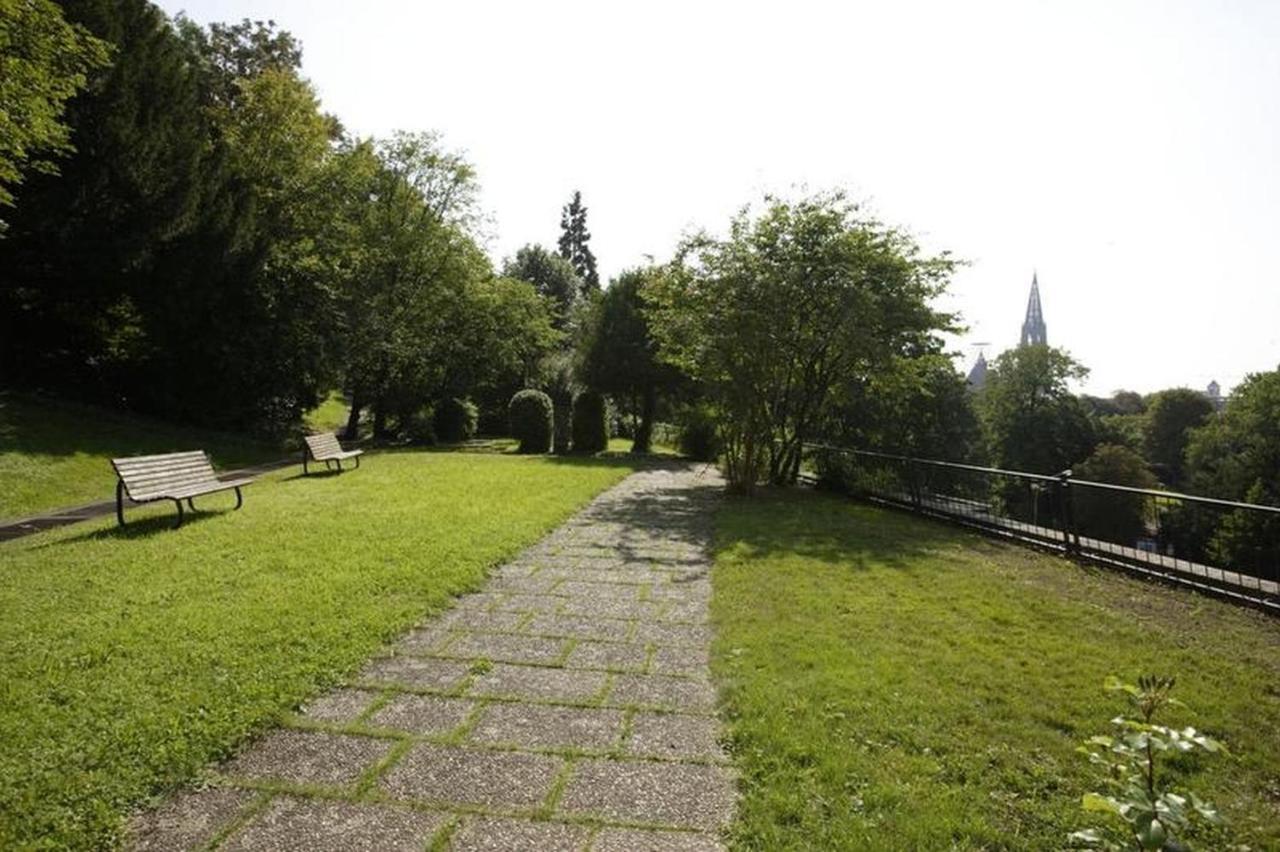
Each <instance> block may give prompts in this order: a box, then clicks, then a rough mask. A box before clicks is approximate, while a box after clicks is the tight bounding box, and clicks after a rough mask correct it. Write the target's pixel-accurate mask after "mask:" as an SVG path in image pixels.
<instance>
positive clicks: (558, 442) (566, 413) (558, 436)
mask: <svg viewBox="0 0 1280 852" xmlns="http://www.w3.org/2000/svg"><path fill="white" fill-rule="evenodd" d="M553 410H554V423H555V434H554V436H553V437H552V439H551V444H552V446H553V448H554V449H555V454H556V455H558V456H563V455H566V454H568V452H569V433H570V428H571V425H572V423H573V407H572V406H571V405H562V404H560V403H555V404H554V409H553Z"/></svg>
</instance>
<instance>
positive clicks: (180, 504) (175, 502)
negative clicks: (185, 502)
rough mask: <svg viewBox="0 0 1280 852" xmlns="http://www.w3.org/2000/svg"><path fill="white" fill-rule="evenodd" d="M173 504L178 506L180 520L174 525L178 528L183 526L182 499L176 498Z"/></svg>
mask: <svg viewBox="0 0 1280 852" xmlns="http://www.w3.org/2000/svg"><path fill="white" fill-rule="evenodd" d="M173 505H175V506H177V507H178V522H177V523H175V524H174V525H173V528H174V529H175V530H176V529H177V528H178V527H180V526H182V501H181V500H174V501H173Z"/></svg>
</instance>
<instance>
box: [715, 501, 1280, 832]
mask: <svg viewBox="0 0 1280 852" xmlns="http://www.w3.org/2000/svg"><path fill="white" fill-rule="evenodd" d="M715 526H716V530H715V539H716V560H715V567H714V573H713V575H712V584H713V587H714V592H715V593H714V595H713V596H712V598H711V618H712V621H713V623H714V624H715V626H716V635H715V638H714V641H713V644H712V673H713V675H714V676H715V680H716V683H717V686H718V687H719V695H720V699H721V702H722V704H721V718H722V719H723V720H724V724H725V726H726V735H727V736H726V746H727V750H728V751H729V753H730V754H731V755H732V756H733V759H734V765H735V768H736V771H737V774H738V787H739V790H740V798H739V801H738V806H737V815H736V820H735V823H734V824H733V826H732V827H731V828H730V830H729V832H728V836H727V837H726V840H727V842H728V844H729V845H730V847H731V848H734V849H760V850H764V849H767V850H791V849H794V850H814V849H824V850H825V849H832V850H835V849H840V850H868V852H871V850H874V852H916V850H944V849H945V850H965V852H977V850H1059V849H1063V848H1064V847H1066V846H1067V845H1068V844H1067V841H1066V835H1067V834H1068V833H1069V832H1071V831H1073V830H1075V829H1078V828H1084V827H1089V825H1090V824H1082V817H1081V813H1080V800H1081V797H1082V796H1083V795H1084V794H1085V793H1086V792H1089V791H1091V790H1095V789H1098V787H1097V784H1098V781H1097V776H1096V775H1095V774H1094V772H1093V768H1092V767H1091V766H1090V764H1089V763H1088V762H1087V761H1085V760H1084V759H1082V758H1081V757H1080V755H1079V754H1077V753H1076V751H1075V747H1076V746H1077V745H1078V744H1079V743H1080V741H1081V740H1083V739H1084V738H1086V737H1087V736H1089V735H1090V734H1092V733H1095V732H1098V728H1097V725H1098V724H1099V722H1100V721H1101V720H1106V719H1109V718H1111V717H1112V716H1115V715H1116V712H1117V711H1116V706H1115V702H1114V699H1113V698H1112V697H1110V696H1108V695H1106V694H1105V693H1103V692H1102V691H1101V690H1098V689H1097V688H1096V687H1097V684H1099V683H1101V682H1102V681H1103V679H1104V678H1105V677H1106V676H1107V674H1108V673H1111V672H1115V671H1133V670H1141V669H1144V668H1148V667H1150V666H1152V665H1153V664H1155V663H1156V662H1158V663H1159V664H1161V665H1165V666H1169V667H1170V668H1177V669H1179V670H1182V671H1188V672H1196V673H1197V677H1195V678H1194V679H1190V678H1188V679H1187V681H1186V682H1185V683H1184V682H1181V681H1180V682H1179V684H1178V692H1179V697H1180V698H1182V699H1183V700H1184V701H1187V702H1189V703H1192V704H1193V705H1194V706H1195V707H1196V709H1197V718H1196V719H1195V720H1194V721H1195V724H1196V727H1197V728H1200V729H1203V730H1205V731H1210V732H1212V734H1213V735H1214V736H1215V737H1216V738H1220V739H1223V740H1225V741H1227V742H1229V743H1230V744H1231V747H1232V751H1233V752H1234V754H1235V757H1233V758H1232V759H1231V760H1215V759H1204V758H1206V757H1210V758H1211V756H1208V755H1204V754H1199V753H1197V754H1189V755H1184V756H1180V757H1176V758H1174V759H1173V760H1171V761H1169V762H1168V763H1167V764H1165V767H1166V768H1165V769H1164V770H1162V772H1163V773H1164V774H1165V776H1166V778H1167V779H1168V782H1169V783H1170V784H1171V785H1174V786H1176V787H1177V788H1179V792H1181V789H1187V790H1189V791H1192V792H1195V793H1196V794H1197V795H1199V796H1202V797H1204V798H1209V799H1211V800H1212V801H1213V802H1215V804H1217V805H1218V806H1219V807H1220V808H1221V810H1222V813H1223V814H1224V816H1226V817H1228V818H1229V819H1230V822H1231V826H1232V832H1233V834H1234V835H1235V837H1234V841H1235V842H1236V843H1241V844H1245V843H1247V844H1249V846H1251V847H1252V848H1253V849H1274V848H1277V847H1278V845H1280V823H1278V822H1277V821H1276V819H1275V779H1276V778H1277V777H1280V739H1278V738H1277V737H1276V736H1275V732H1276V731H1277V730H1280V702H1277V701H1276V700H1275V699H1274V697H1273V696H1271V695H1269V694H1267V690H1268V688H1269V687H1268V685H1270V684H1273V683H1274V682H1275V678H1276V675H1277V665H1278V664H1280V661H1278V660H1277V658H1276V654H1275V649H1276V647H1277V646H1276V643H1277V641H1280V624H1278V623H1276V621H1275V619H1273V618H1270V617H1268V616H1266V615H1265V614H1261V613H1257V612H1252V611H1249V610H1248V609H1246V608H1243V607H1239V606H1235V605H1232V604H1229V603H1226V602H1223V601H1218V600H1214V599H1212V598H1208V597H1205V596H1202V595H1198V594H1196V593H1193V592H1188V591H1185V590H1180V589H1174V588H1168V587H1164V586H1161V585H1158V584H1152V583H1149V582H1143V581H1139V580H1135V579H1132V578H1128V577H1125V576H1123V575H1122V574H1119V573H1117V572H1106V571H1096V570H1092V569H1088V568H1082V567H1079V566H1075V565H1072V564H1069V563H1065V562H1064V561H1063V560H1062V559H1060V558H1058V557H1055V556H1051V555H1046V554H1037V553H1035V552H1034V551H1030V550H1028V549H1026V548H1024V547H1020V546H1015V545H1009V544H1004V543H997V542H993V541H991V540H990V539H987V538H984V537H981V536H975V535H971V534H968V533H965V532H963V531H959V530H957V529H956V528H955V527H950V526H947V525H943V524H939V523H937V522H933V521H929V520H925V519H921V518H919V517H916V516H913V515H909V514H907V513H903V512H897V511H893V510H885V509H879V508H876V507H874V506H870V505H867V504H864V503H855V502H851V501H848V500H845V499H843V498H836V497H833V496H827V495H822V494H817V493H813V492H809V491H803V490H795V489H788V490H780V489H770V490H769V491H767V492H765V493H763V494H761V495H759V496H758V497H757V498H756V499H754V500H726V501H723V503H722V504H721V505H720V506H719V507H718V509H717V515H716V524H715ZM1188 721H1190V720H1188ZM1103 724H1105V722H1103ZM1175 779H1176V782H1175ZM1184 839H1185V840H1187V841H1189V842H1191V843H1194V844H1195V845H1196V848H1198V849H1203V850H1227V849H1230V848H1231V844H1230V843H1229V842H1227V838H1226V837H1224V836H1222V834H1221V833H1220V830H1219V829H1217V828H1215V827H1213V826H1211V825H1208V824H1201V825H1198V826H1196V827H1194V829H1193V831H1191V832H1190V833H1189V834H1188V835H1187V836H1186V837H1185V838H1184Z"/></svg>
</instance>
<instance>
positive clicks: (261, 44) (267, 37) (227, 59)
mask: <svg viewBox="0 0 1280 852" xmlns="http://www.w3.org/2000/svg"><path fill="white" fill-rule="evenodd" d="M174 24H175V26H176V27H177V30H178V33H179V35H180V36H181V37H182V39H183V40H184V41H185V42H187V44H188V45H189V46H190V47H191V50H192V52H193V53H194V54H195V55H196V56H198V57H199V58H200V64H201V70H202V72H203V74H204V75H205V78H206V85H205V93H206V97H207V98H208V100H209V102H210V103H212V104H213V105H215V106H217V107H220V108H222V109H234V108H235V107H236V106H238V104H239V102H240V98H241V96H242V95H243V89H242V86H241V82H242V81H244V80H249V79H252V78H254V77H257V76H258V75H260V74H263V73H264V72H267V71H276V72H285V73H289V72H293V73H295V74H296V72H298V71H299V69H301V68H302V45H301V44H300V43H299V42H298V40H297V39H296V38H294V36H293V35H292V34H291V33H289V32H288V31H286V30H277V29H276V23H275V21H266V22H263V21H251V20H249V19H248V18H244V19H242V20H241V21H240V22H239V23H235V24H223V23H212V24H210V25H209V28H208V29H207V30H206V29H205V28H203V27H201V26H200V25H199V24H197V23H196V22H195V21H192V20H191V19H190V18H188V17H186V16H185V15H182V14H179V15H178V17H177V18H176V19H175V20H174Z"/></svg>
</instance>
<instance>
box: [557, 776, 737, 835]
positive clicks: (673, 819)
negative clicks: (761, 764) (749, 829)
mask: <svg viewBox="0 0 1280 852" xmlns="http://www.w3.org/2000/svg"><path fill="white" fill-rule="evenodd" d="M733 805H734V791H733V778H732V776H731V775H730V774H729V772H728V770H726V769H725V768H724V767H720V766H704V765H697V764H691V763H655V762H652V761H649V762H643V761H641V762H627V761H617V760H585V761H582V762H581V763H579V764H578V765H577V766H575V767H574V771H573V775H571V776H570V778H569V783H568V785H567V786H566V787H565V790H564V795H563V796H562V797H561V799H560V808H559V810H560V812H562V813H564V814H566V815H576V816H587V815H594V816H598V817H603V818H605V819H609V820H616V821H629V822H651V823H658V824H665V825H670V826H679V827H687V828H699V829H703V830H705V831H716V830H718V829H720V828H721V827H722V826H724V825H727V824H728V822H729V820H730V818H731V817H732V815H733Z"/></svg>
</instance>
